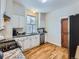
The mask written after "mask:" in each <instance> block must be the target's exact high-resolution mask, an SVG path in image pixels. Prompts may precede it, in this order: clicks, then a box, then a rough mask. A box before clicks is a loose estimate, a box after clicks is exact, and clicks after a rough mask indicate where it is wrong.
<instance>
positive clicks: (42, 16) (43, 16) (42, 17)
mask: <svg viewBox="0 0 79 59" xmlns="http://www.w3.org/2000/svg"><path fill="white" fill-rule="evenodd" d="M45 23H46V13H40V27H41V28H43V27H44V28H45V26H46V24H45Z"/></svg>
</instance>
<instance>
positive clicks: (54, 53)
mask: <svg viewBox="0 0 79 59" xmlns="http://www.w3.org/2000/svg"><path fill="white" fill-rule="evenodd" d="M24 55H25V57H26V59H68V50H67V49H66V48H61V47H59V46H56V45H54V44H50V43H46V44H43V45H40V46H38V47H35V48H33V49H30V50H28V51H26V52H24Z"/></svg>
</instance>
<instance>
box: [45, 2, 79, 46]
mask: <svg viewBox="0 0 79 59" xmlns="http://www.w3.org/2000/svg"><path fill="white" fill-rule="evenodd" d="M78 7H79V2H77V3H76V4H73V5H71V6H67V7H64V8H61V9H58V10H56V11H52V12H50V13H48V15H47V21H46V25H47V26H46V27H47V31H48V38H47V40H46V41H48V42H50V43H53V44H56V45H59V46H61V18H64V17H68V16H70V15H75V14H79V8H78Z"/></svg>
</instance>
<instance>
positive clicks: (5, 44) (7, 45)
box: [0, 40, 20, 52]
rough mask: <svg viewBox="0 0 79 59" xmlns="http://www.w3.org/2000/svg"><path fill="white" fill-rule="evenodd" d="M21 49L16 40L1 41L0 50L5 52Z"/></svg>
mask: <svg viewBox="0 0 79 59" xmlns="http://www.w3.org/2000/svg"><path fill="white" fill-rule="evenodd" d="M15 48H20V46H19V45H18V44H17V42H16V41H15V40H1V41H0V50H1V51H3V52H6V51H9V50H12V49H15Z"/></svg>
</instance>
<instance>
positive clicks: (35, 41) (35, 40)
mask: <svg viewBox="0 0 79 59" xmlns="http://www.w3.org/2000/svg"><path fill="white" fill-rule="evenodd" d="M14 40H16V41H17V43H18V44H19V45H20V46H21V49H22V51H24V50H26V49H31V48H33V47H36V46H38V45H39V44H40V36H39V35H33V36H26V37H19V38H14Z"/></svg>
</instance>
